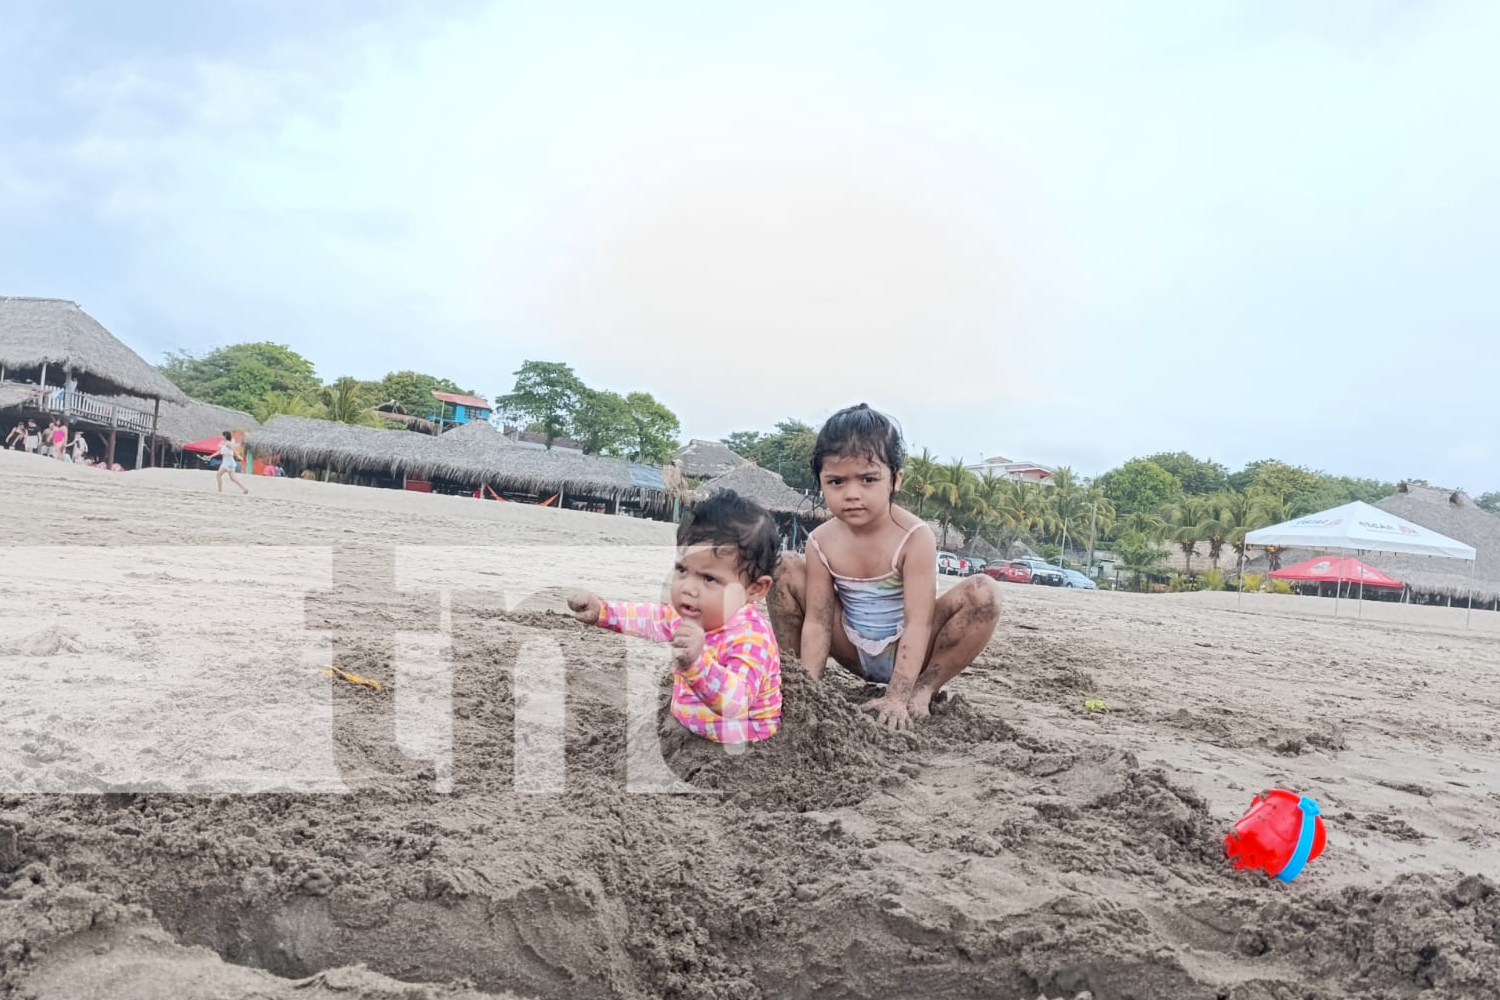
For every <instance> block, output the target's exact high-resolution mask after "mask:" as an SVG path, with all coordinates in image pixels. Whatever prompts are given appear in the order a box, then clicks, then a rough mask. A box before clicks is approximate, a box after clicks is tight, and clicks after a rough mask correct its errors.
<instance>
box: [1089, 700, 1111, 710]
mask: <svg viewBox="0 0 1500 1000" xmlns="http://www.w3.org/2000/svg"><path fill="white" fill-rule="evenodd" d="M1083 707H1084V709H1086V710H1087V711H1090V712H1108V711H1109V706H1108V705H1107V704H1105V703H1104V701H1103V700H1102V699H1099V698H1095V699H1093V700H1092V701H1086V702H1084V703H1083Z"/></svg>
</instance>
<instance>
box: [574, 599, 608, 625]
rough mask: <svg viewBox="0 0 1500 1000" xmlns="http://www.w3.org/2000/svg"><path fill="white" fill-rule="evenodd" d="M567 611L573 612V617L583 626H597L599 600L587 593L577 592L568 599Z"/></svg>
mask: <svg viewBox="0 0 1500 1000" xmlns="http://www.w3.org/2000/svg"><path fill="white" fill-rule="evenodd" d="M568 610H569V611H571V612H573V617H574V618H577V619H578V620H579V621H581V622H583V623H584V624H585V625H598V624H599V611H600V610H601V609H600V604H599V598H597V597H595V596H594V595H593V594H590V593H588V592H587V591H579V592H578V593H576V594H574V595H573V596H572V597H570V598H568Z"/></svg>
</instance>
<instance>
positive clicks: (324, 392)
mask: <svg viewBox="0 0 1500 1000" xmlns="http://www.w3.org/2000/svg"><path fill="white" fill-rule="evenodd" d="M317 401H318V403H319V404H320V405H321V407H322V410H323V412H322V416H323V418H324V419H325V420H333V421H336V422H337V423H341V424H359V425H362V426H365V427H376V426H379V425H380V423H381V420H380V417H379V416H378V415H377V414H376V413H375V412H374V410H372V409H371V407H372V406H373V405H374V398H373V394H372V392H371V390H370V383H369V382H363V381H361V380H359V379H357V378H353V377H352V376H349V375H345V376H343V377H342V378H339V379H335V380H334V381H333V382H332V383H331V384H329V385H325V386H323V387H322V388H321V389H320V390H318V393H317Z"/></svg>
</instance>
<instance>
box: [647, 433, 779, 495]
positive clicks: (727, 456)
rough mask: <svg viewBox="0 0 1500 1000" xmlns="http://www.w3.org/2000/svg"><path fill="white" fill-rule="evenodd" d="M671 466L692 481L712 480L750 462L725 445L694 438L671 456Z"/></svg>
mask: <svg viewBox="0 0 1500 1000" xmlns="http://www.w3.org/2000/svg"><path fill="white" fill-rule="evenodd" d="M672 464H673V465H675V466H677V467H678V468H679V469H681V470H682V474H683V475H684V476H691V477H692V478H693V479H713V478H714V477H716V476H722V475H724V474H725V473H726V472H731V471H733V470H735V469H738V468H740V467H741V466H745V465H749V464H750V460H749V459H747V458H745V457H744V456H742V455H736V454H735V453H734V452H733V451H731V450H730V449H729V446H728V445H727V444H723V443H722V442H719V441H702V440H699V439H698V438H694V439H693V440H691V441H689V442H688V443H687V444H686V445H685V446H683V447H682V448H679V449H678V450H677V454H675V455H673V456H672ZM778 478H780V477H778ZM783 485H785V484H784V483H783Z"/></svg>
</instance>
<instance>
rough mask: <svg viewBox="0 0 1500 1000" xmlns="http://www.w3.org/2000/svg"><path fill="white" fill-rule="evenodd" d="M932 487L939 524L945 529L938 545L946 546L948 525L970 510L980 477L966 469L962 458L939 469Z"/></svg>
mask: <svg viewBox="0 0 1500 1000" xmlns="http://www.w3.org/2000/svg"><path fill="white" fill-rule="evenodd" d="M932 485H933V494H932V498H933V500H935V501H937V505H938V523H939V524H941V525H942V528H943V531H942V534H941V535H940V536H939V538H940V541H939V542H938V544H939V545H946V544H947V543H948V525H950V524H952V523H953V521H954V519H955V518H959V517H962V516H963V514H964V512H965V511H966V510H968V508H969V504H970V501H971V500H972V499H973V497H974V491H975V489H976V488H977V487H978V485H979V477H978V476H976V475H975V474H974V473H972V472H970V471H969V470H968V469H966V468H964V460H963V459H962V458H955V459H954V460H953V461H952V462H951V463H949V464H948V465H943V466H939V467H938V469H937V474H936V476H935V478H934V479H933V484H932Z"/></svg>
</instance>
